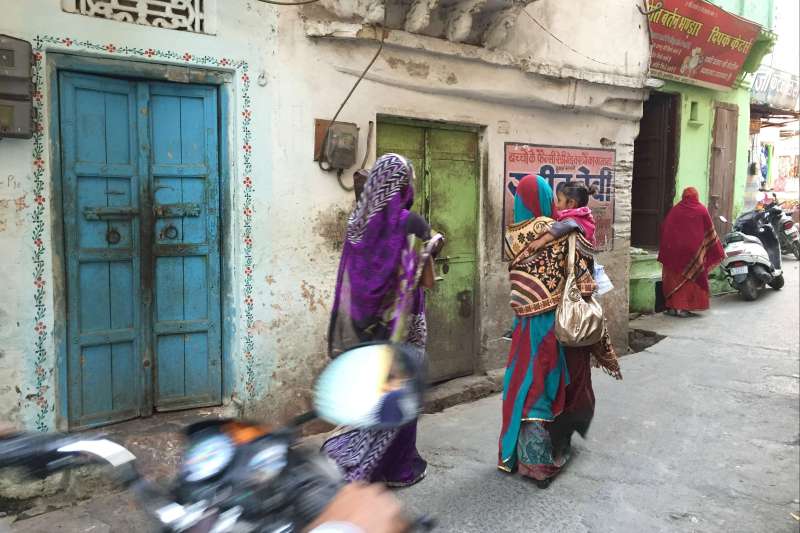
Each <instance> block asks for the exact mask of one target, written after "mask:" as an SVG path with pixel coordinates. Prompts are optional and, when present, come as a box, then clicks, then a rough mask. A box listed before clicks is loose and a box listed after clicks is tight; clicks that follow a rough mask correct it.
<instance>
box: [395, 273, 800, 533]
mask: <svg viewBox="0 0 800 533" xmlns="http://www.w3.org/2000/svg"><path fill="white" fill-rule="evenodd" d="M786 267H787V268H786V270H787V283H786V287H785V289H784V290H783V291H781V292H780V293H778V292H774V291H771V290H768V291H765V292H764V293H762V294H761V295H760V297H759V299H758V300H757V301H756V302H755V303H746V302H743V301H740V300H739V299H738V296H737V295H729V296H724V297H721V298H717V299H714V300H713V301H712V306H713V309H712V311H710V312H709V313H707V314H706V316H704V317H702V318H694V319H677V318H674V319H673V318H668V317H663V316H655V317H648V318H644V319H640V320H638V321H636V322H635V323H634V327H636V328H640V329H646V330H655V331H658V332H659V333H662V334H667V335H669V337H668V338H667V339H665V340H663V341H661V342H660V343H659V344H657V345H655V346H653V347H652V348H650V349H648V350H646V351H644V352H641V353H639V354H636V355H632V356H628V357H625V358H623V362H622V370H623V373H624V377H625V379H624V381H623V382H621V383H620V382H616V381H614V380H612V379H611V378H609V377H608V376H606V375H604V374H602V373H601V372H599V371H595V374H594V388H595V393H596V396H597V402H598V403H597V413H596V416H595V419H594V423H593V426H592V429H591V431H590V434H589V438H588V440H587V441H581V440H580V438H576V441H575V443H576V448H577V450H576V451H577V454H576V457H574V460H573V461H572V462H571V463H570V464H569V466H568V468H567V469H566V470H565V471H564V472H563V474H562V475H561V476H560V477H559V478H558V479H557V480H556V481H555V482H554V483H553V484H552V485H551V486H550V488H548V489H547V490H540V489H538V488H537V487H536V486H535V485H533V484H532V483H529V482H527V481H525V480H523V479H522V478H520V477H518V476H515V477H510V476H508V475H507V474H503V473H501V472H499V471H497V470H496V469H495V467H494V461H495V458H496V439H497V432H498V430H499V426H500V398H499V397H498V396H495V397H492V398H487V399H484V400H481V401H478V402H475V403H473V404H468V405H461V406H458V407H455V408H453V409H450V410H448V411H445V412H443V413H440V414H437V415H432V416H428V417H425V419H424V420H423V421H422V427H421V430H420V435H421V449H422V451H423V453H424V454H425V456H426V457H427V458H428V460H429V461H430V463H431V469H430V471H429V476H430V478H429V479H428V480H426V481H425V482H424V483H422V484H420V485H419V486H418V487H415V488H413V489H410V490H408V491H406V492H405V493H403V497H404V498H405V499H406V500H407V501H408V502H410V503H411V504H412V505H413V506H414V507H416V508H417V509H419V510H424V511H426V512H430V513H432V514H435V515H437V516H438V517H439V518H440V520H441V525H442V531H452V532H461V531H464V532H466V531H553V532H555V531H560V532H583V531H586V532H589V531H593V532H609V531H620V532H622V531H625V532H628V531H630V532H634V531H648V532H650V531H747V532H755V531H759V532H761V531H763V532H767V531H769V532H776V531H797V530H798V522H797V521H796V520H795V519H794V518H792V516H791V515H790V513H791V512H794V513H798V509H799V508H800V505H799V503H800V502H798V497H799V496H798V475H799V474H800V472H798V461H799V460H800V457H798V451H799V450H800V448H798V420H799V419H798V324H799V323H800V321H799V320H798V301H799V299H798V266H797V263H795V262H794V261H793V260H791V259H789V260H787V264H786Z"/></svg>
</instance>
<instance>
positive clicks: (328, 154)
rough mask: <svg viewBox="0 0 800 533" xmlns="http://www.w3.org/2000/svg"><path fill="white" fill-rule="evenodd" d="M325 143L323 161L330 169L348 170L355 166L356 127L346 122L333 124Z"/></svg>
mask: <svg viewBox="0 0 800 533" xmlns="http://www.w3.org/2000/svg"><path fill="white" fill-rule="evenodd" d="M325 141H326V142H325V146H324V149H323V154H324V160H325V161H326V162H327V163H328V164H329V165H330V166H331V168H339V169H341V168H350V167H352V166H353V165H355V164H356V150H358V126H356V125H355V124H350V123H348V122H334V123H333V124H331V126H330V130H329V131H328V138H327V139H326V140H325Z"/></svg>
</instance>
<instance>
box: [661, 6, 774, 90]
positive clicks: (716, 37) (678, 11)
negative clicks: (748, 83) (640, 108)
mask: <svg viewBox="0 0 800 533" xmlns="http://www.w3.org/2000/svg"><path fill="white" fill-rule="evenodd" d="M647 8H648V9H647V11H648V13H649V14H648V17H647V18H648V21H649V24H650V33H651V34H652V44H651V60H650V70H651V72H652V74H653V75H654V76H656V77H658V78H663V79H670V80H675V81H680V82H683V83H690V84H693V85H699V86H701V87H706V88H709V89H714V90H728V89H730V88H731V87H732V86H733V83H734V82H735V81H736V78H737V77H738V76H739V71H741V69H742V65H743V64H744V61H745V59H747V55H748V54H749V53H750V50H751V49H752V47H753V43H754V42H755V40H756V38H757V37H758V34H759V33H760V31H761V26H759V25H758V24H756V23H754V22H750V21H748V20H746V19H743V18H741V17H737V16H736V15H733V14H731V13H728V12H727V11H725V10H723V9H721V8H719V7H717V6H715V5H713V4H710V3H708V2H705V1H703V0H647Z"/></svg>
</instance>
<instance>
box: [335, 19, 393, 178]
mask: <svg viewBox="0 0 800 533" xmlns="http://www.w3.org/2000/svg"><path fill="white" fill-rule="evenodd" d="M385 27H386V11H384V12H383V25H382V26H379V28H380V32H381V38H380V44H379V45H378V49H377V50H376V51H375V55H374V56H372V59H371V60H370V62H369V63H368V64H367V66H366V68H365V69H364V71H363V72H362V73H361V75H360V76H359V77H358V79H357V80H356V82H355V83H354V84H353V87H352V88H351V89H350V92H348V93H347V96H345V98H344V100H343V101H342V104H341V105H340V106H339V109H337V110H336V113H335V114H334V115H333V118H332V119H331V121H330V122H329V123H328V127H327V128H325V134H324V135H323V136H322V147H323V154H322V156H323V157H324V150H325V146H326V145H327V144H328V136H329V135H330V132H331V126H333V124H334V123H336V119H337V118H339V114H340V113H341V112H342V109H344V106H345V105H347V102H348V101H349V100H350V97H351V96H353V93H354V92H355V91H356V88H357V87H358V86H359V84H360V83H361V81H362V80H363V79H364V77H365V76H366V75H367V73H368V72H369V70H370V69H371V68H372V65H374V64H375V61H377V60H378V56H380V55H381V52H382V51H383V44H384V41H385V39H386V31H385V30H384V28H385ZM371 124H372V123H371V122H370V125H371ZM371 131H372V130H371V128H370V137H372V135H371ZM367 143H369V139H367ZM367 154H369V151H367ZM365 162H366V159H365ZM323 163H324V161H323V160H322V157H320V160H319V168H320V169H321V170H324V171H325V172H330V171H332V170H333V167H331V166H328V167H327V168H326V167H325V166H324V165H323ZM362 168H363V164H362ZM342 173H343V171H342V170H339V172H338V176H337V178H338V181H339V186H341V188H342V189H344V190H345V191H348V192H351V191H352V190H353V188H354V187H348V186H347V185H345V184H344V183H343V182H342Z"/></svg>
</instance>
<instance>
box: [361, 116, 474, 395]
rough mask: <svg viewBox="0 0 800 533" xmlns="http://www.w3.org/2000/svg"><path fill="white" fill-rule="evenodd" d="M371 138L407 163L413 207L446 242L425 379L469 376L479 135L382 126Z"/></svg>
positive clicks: (431, 305) (431, 306) (431, 308)
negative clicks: (411, 170)
mask: <svg viewBox="0 0 800 533" xmlns="http://www.w3.org/2000/svg"><path fill="white" fill-rule="evenodd" d="M377 137H378V142H377V149H378V155H382V154H385V153H387V152H394V153H397V154H400V155H403V156H405V157H407V158H409V159H410V160H411V161H412V162H413V164H414V169H415V171H416V182H415V183H414V187H415V189H416V191H417V195H416V200H415V203H414V209H415V210H416V211H417V212H418V213H420V214H422V215H423V216H424V217H425V218H426V219H427V220H428V221H429V222H430V224H431V226H432V227H433V228H434V230H436V231H440V232H442V233H444V235H445V237H446V239H447V244H446V245H445V247H444V249H443V250H442V253H441V254H440V256H439V258H438V259H437V261H436V276H437V283H436V287H435V288H434V290H433V291H431V292H429V294H428V299H427V318H428V349H427V352H428V358H429V362H430V378H431V379H432V380H433V381H441V380H444V379H449V378H454V377H457V376H463V375H466V374H470V373H472V371H473V368H474V361H475V355H476V353H475V352H476V346H477V341H476V335H477V331H476V320H475V317H476V315H475V308H476V297H475V288H476V285H477V284H476V264H477V262H476V249H477V237H478V175H479V174H478V135H477V133H476V132H475V131H473V130H469V129H465V128H459V127H456V126H454V127H452V128H450V127H448V126H446V125H438V124H427V123H415V122H409V121H397V122H395V121H381V122H379V123H378V134H377Z"/></svg>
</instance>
